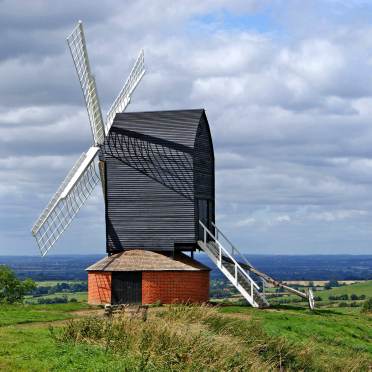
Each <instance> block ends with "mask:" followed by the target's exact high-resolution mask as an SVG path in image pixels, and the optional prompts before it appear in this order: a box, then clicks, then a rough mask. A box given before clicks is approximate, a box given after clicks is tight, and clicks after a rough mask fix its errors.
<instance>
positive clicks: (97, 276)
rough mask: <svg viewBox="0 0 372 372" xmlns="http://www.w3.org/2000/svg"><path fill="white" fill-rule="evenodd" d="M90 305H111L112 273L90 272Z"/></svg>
mask: <svg viewBox="0 0 372 372" xmlns="http://www.w3.org/2000/svg"><path fill="white" fill-rule="evenodd" d="M88 303H89V304H91V305H99V304H109V303H111V273H110V272H100V271H90V272H89V273H88Z"/></svg>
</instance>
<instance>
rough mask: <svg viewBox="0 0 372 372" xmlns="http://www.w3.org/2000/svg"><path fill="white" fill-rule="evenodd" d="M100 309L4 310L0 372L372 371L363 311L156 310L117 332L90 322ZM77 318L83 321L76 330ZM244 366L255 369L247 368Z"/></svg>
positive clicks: (371, 334)
mask: <svg viewBox="0 0 372 372" xmlns="http://www.w3.org/2000/svg"><path fill="white" fill-rule="evenodd" d="M97 311H99V312H101V313H102V310H97V309H96V308H92V307H89V306H88V305H86V304H84V303H69V304H55V305H27V306H25V305H8V306H0V370H4V371H51V370H53V371H76V370H84V371H85V370H89V371H117V370H128V371H135V370H137V371H170V370H190V371H197V370H205V371H212V370H214V371H223V370H254V371H256V370H262V371H264V370H268V368H269V369H270V368H272V369H274V370H275V369H280V368H282V369H286V370H299V369H303V370H308V371H323V370H324V371H344V370H345V371H346V370H347V371H349V370H350V371H352V370H355V371H368V368H369V366H372V316H371V315H365V314H361V313H360V312H359V309H349V308H347V309H337V310H332V309H324V308H322V309H319V310H316V311H315V312H311V311H309V310H307V309H306V307H301V306H297V307H290V306H281V307H276V308H271V309H267V310H257V309H252V308H250V307H248V306H226V307H216V308H203V307H202V308H200V307H198V306H195V307H191V308H188V307H186V306H180V307H176V306H173V307H166V306H164V307H158V308H151V309H150V314H149V318H148V321H147V322H144V323H143V322H141V321H138V320H125V321H124V322H123V323H121V324H119V326H118V327H117V330H116V331H115V329H113V328H112V326H108V324H110V323H105V322H106V321H105V320H104V319H103V318H86V316H87V315H89V314H93V313H94V314H97ZM70 318H77V319H81V322H82V323H81V324H80V325H79V321H78V322H77V323H76V322H74V323H73V325H72V326H69V325H68V323H66V322H68V320H67V319H70ZM86 319H93V320H92V321H89V320H86ZM50 326H53V329H54V331H53V334H55V335H61V329H64V335H65V338H64V339H63V338H61V337H60V336H59V339H58V337H57V340H56V339H55V338H56V337H53V336H52V333H51V332H50V330H49V327H50ZM61 327H62V328H61ZM79 327H80V328H79ZM104 330H106V331H107V330H109V333H107V332H106V331H104ZM74 332H75V333H74ZM81 332H83V333H81ZM105 332H106V333H105ZM66 335H67V336H66ZM75 335H77V337H76V338H74V337H75ZM79 335H84V336H83V337H81V336H79ZM115 337H116V338H117V340H118V341H117V342H116V341H115V342H114V343H112V340H115ZM120 345H121V346H120ZM119 346H120V347H122V349H120V347H119ZM158 353H159V354H158ZM167 353H168V354H167ZM190 358H191V359H190ZM244 363H246V366H247V368H243V369H239V368H238V367H239V366H240V367H241V366H242V365H244ZM198 366H199V367H200V368H199V367H198ZM201 366H202V367H201ZM353 368H354V369H353Z"/></svg>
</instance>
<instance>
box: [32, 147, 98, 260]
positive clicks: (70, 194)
mask: <svg viewBox="0 0 372 372" xmlns="http://www.w3.org/2000/svg"><path fill="white" fill-rule="evenodd" d="M98 150H99V148H98V147H91V148H90V149H89V150H88V152H87V153H86V154H85V153H83V154H82V155H81V156H80V158H79V159H78V161H77V162H76V163H75V165H74V166H73V167H72V169H71V171H70V172H69V173H68V174H67V177H66V178H65V179H64V180H63V182H62V184H61V186H60V187H59V188H58V190H57V192H56V193H55V195H54V196H53V198H52V199H51V200H50V202H49V204H48V205H47V207H46V208H45V209H44V211H43V212H42V213H41V215H40V217H39V218H38V219H37V221H36V223H35V224H34V226H33V227H32V230H31V231H32V235H33V236H34V237H35V239H36V242H37V244H38V246H39V249H40V253H41V255H42V256H45V255H46V254H47V253H48V251H49V249H50V248H51V247H52V246H53V245H54V244H55V242H56V241H57V240H58V238H59V237H60V236H61V235H62V233H63V232H64V231H65V230H66V229H67V227H68V226H69V225H70V223H71V221H72V220H73V218H74V217H75V215H76V213H77V212H78V211H79V209H80V208H81V207H82V206H83V205H84V203H85V201H86V200H87V199H88V197H89V195H90V194H91V193H92V191H93V190H94V188H95V187H96V185H97V183H98V182H99V180H100V178H99V173H98V171H97V169H96V164H95V158H96V155H97V153H98Z"/></svg>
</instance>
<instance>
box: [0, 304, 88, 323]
mask: <svg viewBox="0 0 372 372" xmlns="http://www.w3.org/2000/svg"><path fill="white" fill-rule="evenodd" d="M87 307H88V305H86V304H83V303H68V304H53V305H0V327H3V326H9V325H14V324H22V323H32V322H51V321H56V320H62V319H69V318H71V317H73V314H71V312H73V311H76V310H80V309H84V308H87Z"/></svg>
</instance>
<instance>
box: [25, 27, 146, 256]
mask: <svg viewBox="0 0 372 372" xmlns="http://www.w3.org/2000/svg"><path fill="white" fill-rule="evenodd" d="M67 43H68V46H69V48H70V52H71V55H72V59H73V61H74V65H75V69H76V73H77V75H78V78H79V82H80V86H81V89H82V91H83V95H84V99H85V103H86V106H87V111H88V116H89V121H90V126H91V130H92V134H93V139H94V144H95V146H92V147H91V148H90V149H89V150H88V152H87V153H86V154H85V153H83V154H82V155H81V157H80V158H79V160H78V161H77V163H76V164H75V165H74V166H73V168H72V169H71V171H70V172H69V173H68V175H67V177H66V178H65V179H64V181H63V182H62V184H61V185H60V187H59V188H58V190H57V192H56V193H55V195H54V196H53V198H52V199H51V200H50V202H49V204H48V205H47V207H46V208H45V209H44V211H43V212H42V213H41V215H40V217H39V218H38V220H37V221H36V223H35V225H34V226H33V228H32V235H33V236H34V237H35V239H36V241H37V244H38V246H39V249H40V252H41V254H42V256H44V255H46V253H47V252H48V251H49V249H50V248H51V247H52V246H53V245H54V244H55V243H56V241H57V240H58V238H59V237H60V236H61V235H62V233H63V232H64V231H65V230H66V229H67V227H68V226H69V225H70V223H71V222H72V220H73V219H74V217H75V215H76V213H77V212H78V211H79V209H80V208H81V207H82V206H83V204H84V202H85V201H86V200H87V199H88V197H89V195H90V194H91V193H92V191H93V189H94V187H95V186H96V185H97V183H98V182H99V180H100V173H99V172H98V171H97V170H96V165H95V161H94V159H95V158H96V156H97V153H98V151H99V147H100V145H102V144H103V142H104V140H105V136H106V134H107V133H108V131H109V129H110V127H111V124H112V122H113V120H114V117H115V115H116V113H117V112H122V111H124V110H125V108H126V106H127V105H128V103H129V101H130V96H131V94H132V93H133V91H134V89H135V88H136V87H137V85H138V83H139V82H140V80H141V78H142V76H143V75H144V73H145V68H144V53H143V50H142V51H141V53H140V54H139V57H138V58H137V60H136V62H135V64H134V66H133V68H132V71H131V73H130V75H129V77H128V79H127V81H126V83H125V85H124V87H123V89H122V90H121V91H120V93H119V96H118V97H117V98H116V100H115V102H114V103H113V105H112V106H111V109H110V111H109V113H108V117H107V121H106V132H105V125H104V122H103V119H102V111H101V107H100V103H99V99H98V94H97V88H96V83H95V79H94V77H93V75H92V72H91V69H90V65H89V58H88V52H87V48H86V42H85V36H84V30H83V24H82V22H81V21H79V22H78V24H77V26H76V27H75V29H74V30H73V31H72V33H71V35H70V36H69V37H68V38H67ZM100 172H101V178H102V179H101V181H102V186H103V189H104V188H105V179H104V164H100Z"/></svg>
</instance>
